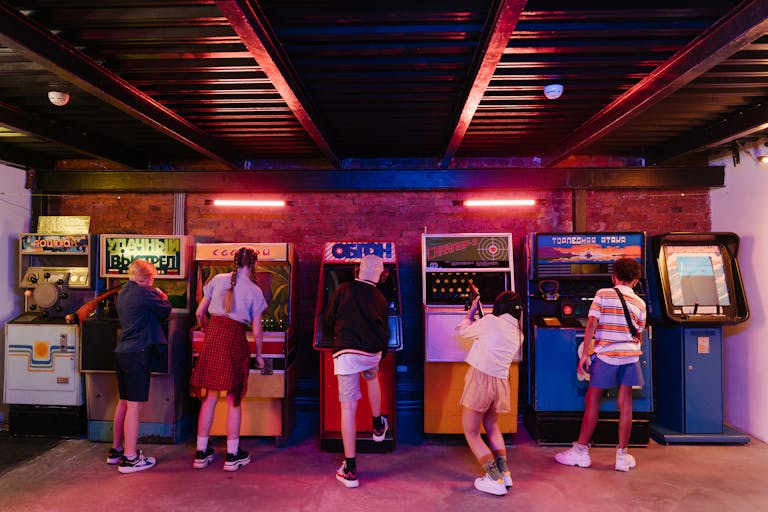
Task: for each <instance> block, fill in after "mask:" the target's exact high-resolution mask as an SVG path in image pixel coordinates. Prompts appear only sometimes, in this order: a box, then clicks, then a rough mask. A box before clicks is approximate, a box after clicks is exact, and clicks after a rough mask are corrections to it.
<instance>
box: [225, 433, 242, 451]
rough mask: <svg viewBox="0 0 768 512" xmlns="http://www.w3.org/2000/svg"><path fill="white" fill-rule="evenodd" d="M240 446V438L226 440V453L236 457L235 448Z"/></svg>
mask: <svg viewBox="0 0 768 512" xmlns="http://www.w3.org/2000/svg"><path fill="white" fill-rule="evenodd" d="M239 446H240V438H239V437H236V438H234V439H227V453H231V454H232V455H237V448H238V447H239Z"/></svg>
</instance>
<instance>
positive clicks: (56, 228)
mask: <svg viewBox="0 0 768 512" xmlns="http://www.w3.org/2000/svg"><path fill="white" fill-rule="evenodd" d="M90 226H91V218H90V217H89V216H87V215H41V216H40V217H38V219H37V232H38V233H55V234H59V235H77V234H80V233H88V232H90Z"/></svg>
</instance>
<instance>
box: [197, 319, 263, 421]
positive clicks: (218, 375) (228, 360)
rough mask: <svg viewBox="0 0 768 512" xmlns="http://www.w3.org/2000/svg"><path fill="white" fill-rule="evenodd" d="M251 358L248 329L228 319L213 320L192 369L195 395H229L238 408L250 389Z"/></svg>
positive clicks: (209, 322) (207, 328)
mask: <svg viewBox="0 0 768 512" xmlns="http://www.w3.org/2000/svg"><path fill="white" fill-rule="evenodd" d="M250 358H251V354H250V350H249V349H248V340H246V338H245V325H243V324H242V323H240V322H237V321H235V320H232V319H231V318H229V317H226V316H212V317H211V318H210V320H208V326H207V327H206V329H205V343H204V345H203V350H202V351H201V352H200V356H199V357H198V358H197V362H196V363H195V366H194V368H192V380H191V388H192V394H193V395H194V396H199V397H202V396H204V393H203V390H217V391H226V392H227V394H231V395H232V396H233V397H234V398H235V400H234V401H235V406H239V405H240V400H241V399H242V398H243V397H244V396H245V392H246V391H247V388H248V363H249V361H250Z"/></svg>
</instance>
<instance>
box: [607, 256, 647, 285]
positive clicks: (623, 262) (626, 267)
mask: <svg viewBox="0 0 768 512" xmlns="http://www.w3.org/2000/svg"><path fill="white" fill-rule="evenodd" d="M613 275H615V276H616V279H618V280H619V281H623V282H625V283H629V282H632V281H634V280H635V279H640V278H641V277H643V267H642V265H640V263H638V262H637V260H633V259H632V258H619V259H617V260H616V261H614V262H613Z"/></svg>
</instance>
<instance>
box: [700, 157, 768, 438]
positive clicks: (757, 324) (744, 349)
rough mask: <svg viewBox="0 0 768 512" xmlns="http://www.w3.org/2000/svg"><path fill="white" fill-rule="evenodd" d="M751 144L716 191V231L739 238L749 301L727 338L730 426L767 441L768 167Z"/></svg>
mask: <svg viewBox="0 0 768 512" xmlns="http://www.w3.org/2000/svg"><path fill="white" fill-rule="evenodd" d="M757 148H758V146H757V145H754V146H747V147H746V148H745V151H742V152H741V154H740V163H739V164H736V165H734V162H733V158H732V157H731V156H730V155H728V156H725V157H723V158H721V159H717V160H715V161H712V162H711V163H712V164H716V165H725V187H724V188H721V189H716V190H713V191H712V192H711V207H712V231H732V232H734V233H736V234H737V235H739V238H740V239H741V246H740V249H739V266H740V268H741V272H742V279H743V281H744V289H745V291H746V294H747V302H748V303H749V311H750V318H749V320H748V321H746V322H744V323H742V324H739V325H736V326H727V327H726V328H725V329H724V339H723V387H724V390H723V394H724V397H723V400H724V407H725V422H726V423H728V424H729V425H732V426H734V427H736V428H737V429H739V430H741V431H744V432H746V433H748V434H750V435H751V436H753V437H755V438H757V439H760V440H762V441H768V392H767V391H768V322H767V321H766V306H768V222H766V220H768V210H767V208H768V165H767V164H761V163H758V162H756V161H755V159H754V158H753V157H752V155H753V154H754V151H755V149H757ZM762 149H764V150H768V148H765V147H762Z"/></svg>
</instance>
